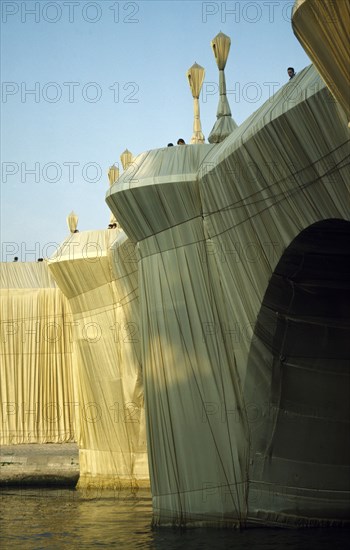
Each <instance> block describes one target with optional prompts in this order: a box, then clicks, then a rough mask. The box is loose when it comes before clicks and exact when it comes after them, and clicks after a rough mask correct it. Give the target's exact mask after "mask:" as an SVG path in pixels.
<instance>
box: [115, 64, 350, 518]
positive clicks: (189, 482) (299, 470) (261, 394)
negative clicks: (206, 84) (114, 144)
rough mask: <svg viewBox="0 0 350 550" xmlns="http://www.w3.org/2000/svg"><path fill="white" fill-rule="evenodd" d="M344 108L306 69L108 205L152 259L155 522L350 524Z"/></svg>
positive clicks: (148, 294) (139, 166)
mask: <svg viewBox="0 0 350 550" xmlns="http://www.w3.org/2000/svg"><path fill="white" fill-rule="evenodd" d="M330 98H331V96H330V94H329V92H328V89H327V88H326V87H325V85H324V83H323V82H322V80H321V79H320V77H319V75H318V73H317V71H316V70H315V68H314V67H313V66H310V67H308V68H306V69H305V70H303V71H301V72H300V73H299V74H298V75H297V76H296V77H295V78H294V79H293V80H292V81H290V82H288V83H287V84H286V85H285V86H284V87H283V88H282V89H281V90H279V91H278V92H277V93H276V94H275V96H274V97H273V98H270V100H269V101H267V102H266V103H265V104H264V105H263V106H262V107H261V108H260V109H259V110H258V111H257V112H256V113H254V114H253V115H252V116H251V117H250V118H249V119H248V120H247V121H246V122H245V123H243V124H242V125H241V126H240V127H239V128H236V130H234V131H233V132H232V133H231V135H229V136H228V137H227V138H226V139H225V141H223V142H222V143H220V144H218V145H204V144H203V145H192V146H185V147H177V148H169V149H166V148H165V149H160V150H156V151H149V152H146V153H144V154H142V155H140V156H139V157H137V158H136V159H134V163H133V174H132V178H130V177H128V174H127V173H126V174H125V176H122V177H121V178H120V179H119V181H118V183H117V184H115V185H114V186H112V187H111V189H110V190H109V191H108V193H107V203H108V205H109V207H110V208H111V210H112V211H113V212H114V213H115V215H116V216H117V218H118V220H119V221H120V224H121V226H122V227H123V229H124V230H125V232H126V234H127V235H128V236H129V238H130V239H131V240H133V241H137V242H138V252H139V255H140V260H139V296H140V327H141V336H142V352H141V362H142V367H143V378H144V387H145V401H146V421H147V438H148V457H149V463H150V478H151V489H152V495H153V509H154V520H153V521H154V524H155V525H213V526H220V527H224V526H244V525H247V524H257V523H261V524H264V525H300V524H302V525H321V524H325V523H326V524H336V523H342V522H345V521H346V518H347V514H348V506H349V494H350V487H349V479H350V476H349V466H348V465H349V463H350V460H349V459H350V451H349V438H348V436H347V435H346V433H347V432H346V430H347V427H348V426H349V420H350V419H349V411H348V405H347V403H348V395H347V394H346V390H345V389H344V388H345V387H346V388H348V387H349V361H348V360H347V359H346V357H347V353H348V351H349V350H348V345H347V343H346V340H349V336H350V335H349V323H350V311H349V305H348V304H349V301H346V300H345V302H344V303H343V304H342V303H341V296H342V291H343V290H344V296H346V297H347V296H348V294H349V277H348V271H346V269H348V268H346V267H345V266H346V265H348V263H349V248H350V247H349V230H348V225H349V222H348V220H349V212H350V210H349V135H348V129H347V125H346V123H345V124H344V122H346V114H345V112H344V110H343V109H342V108H341V106H340V105H339V104H337V103H336V102H334V101H333V100H330ZM327 220H330V221H329V223H328V221H327ZM338 222H339V223H340V225H338ZM318 223H321V224H323V223H324V224H325V225H321V226H320V227H319V228H318V229H317V228H316V229H315V231H314V232H313V230H312V228H313V227H314V226H315V227H316V225H317V224H318ZM315 224H316V225H315ZM333 224H334V225H333ZM309 230H310V232H309ZM304 231H306V233H304ZM322 235H324V238H323V237H322ZM337 235H340V236H341V238H339V239H337ZM338 241H339V242H338ZM323 243H325V248H324V253H325V258H326V260H325V264H322V250H323V248H322V246H323ZM326 243H327V244H326ZM332 248H334V254H335V256H334V257H333V256H332ZM317 250H318V251H319V252H318V257H317ZM335 257H336V263H334V264H333V266H332V265H331V264H332V259H333V258H334V259H335ZM289 264H290V265H289ZM326 264H327V265H326ZM328 264H330V265H328ZM307 266H309V268H307ZM326 268H327V270H330V272H331V273H332V276H331V277H330V280H329V281H328V280H327V277H326V276H325V277H324V280H322V277H321V276H320V273H319V272H320V270H322V269H326ZM281 277H282V278H284V280H283V283H279V286H278V285H277V282H278V281H279V280H280V278H281ZM270 285H272V286H270ZM293 285H294V287H293ZM298 285H299V286H298ZM318 287H322V289H321V288H319V289H318V290H317V288H318ZM293 288H295V292H298V293H299V294H298V296H294V291H293ZM333 288H334V289H335V291H334V293H333V294H332V292H333V291H332V289H333ZM287 292H288V293H287ZM300 292H301V294H300ZM303 293H304V294H303ZM312 293H316V295H317V296H319V300H320V304H318V299H312V296H310V294H312ZM331 296H333V297H334V300H335V301H334V304H333V300H332V298H331ZM297 298H298V300H297ZM321 303H322V305H321ZM298 304H299V305H298ZM335 304H336V305H335ZM332 307H334V308H335V309H334V310H332ZM339 308H341V309H342V315H341V319H339V320H338V321H337V322H335V319H334V318H336V317H337V311H338V309H339ZM267 309H268V310H269V314H268V315H267V314H266V310H267ZM265 319H267V322H266V323H265ZM338 325H339V326H338ZM314 326H316V327H318V329H317V330H314ZM301 327H303V328H301ZM315 338H317V339H318V340H319V348H318V347H317V346H316V345H315V342H314V339H315ZM311 340H313V342H311ZM325 350H326V351H325ZM323 351H324V352H325V353H326V358H325V359H323ZM308 394H310V396H311V395H312V398H311V397H310V403H308V402H307V395H308ZM338 396H341V398H342V399H347V403H346V402H345V403H344V402H339V399H338ZM325 397H327V402H325V401H324V399H325ZM287 420H288V421H287ZM323 434H326V441H325V440H324V439H323Z"/></svg>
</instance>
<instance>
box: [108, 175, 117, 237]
mask: <svg viewBox="0 0 350 550" xmlns="http://www.w3.org/2000/svg"><path fill="white" fill-rule="evenodd" d="M118 178H119V168H118V166H116V165H115V164H113V166H111V167H110V168H109V170H108V179H109V186H110V187H112V185H113V183H115V182H116V181H117V180H118ZM113 227H119V223H118V222H117V219H116V217H115V215H114V214H113V212H111V217H110V219H109V228H110V229H112V228H113Z"/></svg>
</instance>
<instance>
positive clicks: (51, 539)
mask: <svg viewBox="0 0 350 550" xmlns="http://www.w3.org/2000/svg"><path fill="white" fill-rule="evenodd" d="M0 502H1V511H0V527H1V535H0V548H1V550H6V549H8V548H16V549H23V550H31V549H35V550H37V549H44V548H45V549H47V548H49V549H56V548H57V549H62V548H63V549H68V548H69V549H85V548H95V549H96V548H117V549H122V548H128V549H138V548H150V549H155V550H172V549H180V548H181V549H186V550H195V549H203V548H204V549H206V548H208V549H209V548H210V549H213V550H216V549H219V550H221V549H228V548H234V549H237V550H252V549H258V550H259V549H261V550H288V549H294V548H295V549H301V550H307V549H310V550H311V549H314V548H317V549H318V550H328V549H331V550H338V549H339V550H343V549H345V548H349V545H348V541H350V529H338V528H337V529H332V528H323V529H295V530H287V529H261V528H259V529H247V530H244V531H235V530H224V529H222V530H220V529H187V530H178V529H170V528H161V529H159V528H158V529H152V528H151V519H152V505H151V495H150V493H149V491H148V490H141V491H139V492H138V493H137V495H133V494H130V493H128V492H123V493H108V494H107V493H104V494H103V495H102V496H101V495H94V494H93V493H89V494H87V493H84V492H80V491H75V490H69V489H28V488H27V489H9V488H2V489H0Z"/></svg>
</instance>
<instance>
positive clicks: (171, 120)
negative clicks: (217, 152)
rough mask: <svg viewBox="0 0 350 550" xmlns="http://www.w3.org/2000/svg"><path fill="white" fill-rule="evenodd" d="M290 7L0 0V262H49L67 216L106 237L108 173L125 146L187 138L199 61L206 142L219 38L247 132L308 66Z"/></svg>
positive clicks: (234, 104) (231, 93)
mask: <svg viewBox="0 0 350 550" xmlns="http://www.w3.org/2000/svg"><path fill="white" fill-rule="evenodd" d="M293 3H294V2H293V1H289V0H281V1H277V0H276V1H273V0H271V1H269V0H261V1H260V0H257V1H246V0H243V1H238V0H236V1H230V2H229V1H228V2H221V1H220V2H202V1H136V2H124V1H119V2H117V1H109V0H104V1H96V2H89V1H78V0H77V1H71V0H67V1H56V2H55V1H53V2H49V1H45V0H41V1H40V2H38V1H37V2H22V1H21V2H14V1H8V2H5V1H3V2H2V3H1V8H2V24H1V25H2V29H1V30H2V39H1V51H2V72H1V78H2V96H1V115H2V136H1V137H2V140H1V143H2V145H1V163H2V182H1V241H2V260H3V261H11V259H12V257H13V256H14V255H17V256H19V257H20V259H22V261H24V260H27V261H33V260H34V259H35V258H36V257H38V256H47V255H50V253H51V252H53V249H54V245H50V246H49V245H48V243H60V242H62V240H63V239H64V238H65V237H66V236H67V235H68V228H67V224H66V216H67V215H68V214H69V212H70V211H71V210H74V211H75V212H76V213H77V214H78V215H79V224H78V227H79V229H80V230H86V229H103V228H106V227H107V225H108V222H109V215H110V214H109V210H108V208H107V206H106V204H105V200H104V197H105V193H106V191H107V189H108V179H107V171H108V167H109V166H110V165H111V164H113V163H115V162H118V163H119V162H120V159H119V157H120V154H121V153H122V152H123V150H124V149H125V148H128V149H129V150H130V151H132V153H133V154H134V155H136V154H138V153H141V152H143V151H145V150H148V149H153V148H158V147H163V146H166V145H167V143H168V142H169V141H172V142H174V143H176V141H177V139H178V138H179V137H183V138H184V139H185V140H186V142H189V140H190V138H191V134H192V125H193V101H192V96H191V93H190V89H189V86H188V83H187V80H186V71H187V69H188V68H189V67H190V66H191V65H192V64H193V63H194V62H197V63H199V64H200V65H202V66H203V67H204V68H205V69H206V76H205V81H204V85H203V90H202V96H201V98H200V108H201V120H202V129H203V132H204V135H205V136H206V137H208V135H209V133H210V131H211V128H212V126H213V124H214V122H215V118H216V109H217V104H218V93H217V82H218V71H217V67H216V63H215V60H214V56H213V53H212V50H211V47H210V41H211V39H212V38H214V36H215V35H216V34H217V33H218V32H220V31H222V32H224V33H225V34H228V35H229V36H230V37H231V41H232V43H231V51H230V55H229V59H228V63H227V66H226V71H225V72H226V82H227V89H228V98H229V102H230V105H231V111H232V115H233V118H234V119H235V120H236V122H237V123H238V124H240V123H242V122H243V121H244V120H245V119H246V118H247V117H248V116H249V115H250V114H251V113H252V112H254V111H255V110H256V109H258V108H259V107H260V105H262V104H263V103H264V102H265V101H266V100H267V99H268V98H269V96H270V95H271V91H272V90H273V89H274V90H275V91H276V90H277V89H278V88H280V87H281V86H282V85H283V84H285V82H286V81H287V80H288V76H287V67H288V66H290V65H292V66H294V67H295V69H296V70H297V71H300V70H301V69H302V68H304V67H305V66H306V65H308V64H309V63H310V61H309V59H308V57H307V56H306V54H305V53H304V50H303V49H302V47H301V46H300V44H299V42H298V41H297V39H296V38H295V36H294V34H293V31H292V27H291V22H290V14H291V9H292V6H293ZM30 90H32V93H30ZM33 91H34V92H33ZM31 251H33V252H31Z"/></svg>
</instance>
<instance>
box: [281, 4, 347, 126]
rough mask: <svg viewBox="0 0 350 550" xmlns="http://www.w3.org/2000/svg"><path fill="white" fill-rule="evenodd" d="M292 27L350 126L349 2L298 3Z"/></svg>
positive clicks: (295, 7)
mask: <svg viewBox="0 0 350 550" xmlns="http://www.w3.org/2000/svg"><path fill="white" fill-rule="evenodd" d="M292 26H293V30H294V33H295V35H296V37H297V38H298V40H299V42H300V43H301V45H302V46H303V48H304V50H305V51H306V53H307V54H308V56H309V57H310V59H311V61H312V62H313V63H314V64H315V66H316V68H317V69H318V71H319V72H320V74H321V76H322V78H323V79H324V80H325V82H326V84H327V86H328V87H329V89H330V90H331V92H332V93H333V95H334V97H335V98H336V100H337V101H339V103H340V104H341V105H342V107H343V109H345V112H346V114H347V120H348V121H349V122H350V76H349V75H350V33H349V29H350V2H348V1H347V0H322V1H321V0H296V2H295V5H294V9H293V15H292Z"/></svg>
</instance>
